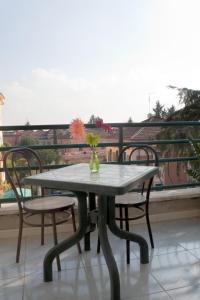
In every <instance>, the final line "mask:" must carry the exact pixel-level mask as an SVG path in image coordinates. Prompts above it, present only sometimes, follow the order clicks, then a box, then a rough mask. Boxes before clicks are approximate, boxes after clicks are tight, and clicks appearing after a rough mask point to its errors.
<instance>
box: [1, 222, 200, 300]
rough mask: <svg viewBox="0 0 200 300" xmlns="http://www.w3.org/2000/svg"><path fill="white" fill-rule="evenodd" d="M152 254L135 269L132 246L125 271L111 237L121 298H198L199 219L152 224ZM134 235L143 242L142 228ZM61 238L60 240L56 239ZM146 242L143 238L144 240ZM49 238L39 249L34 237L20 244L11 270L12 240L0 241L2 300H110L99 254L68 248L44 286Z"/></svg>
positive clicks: (119, 245) (119, 244)
mask: <svg viewBox="0 0 200 300" xmlns="http://www.w3.org/2000/svg"><path fill="white" fill-rule="evenodd" d="M152 227H153V232H154V240H155V245H156V248H155V249H154V251H152V250H151V251H150V263H149V264H147V265H140V263H139V251H138V250H139V249H138V247H137V245H134V244H133V245H132V254H131V264H130V266H127V265H126V259H125V243H124V241H122V240H120V239H118V238H116V237H113V236H112V235H111V234H110V241H111V245H112V247H113V251H114V255H115V259H116V261H117V264H118V268H119V272H120V280H121V298H122V300H124V299H127V300H128V299H129V300H147V299H151V300H167V299H176V300H179V299H181V300H186V299H187V300H188V299H190V300H196V299H199V295H200V235H199V232H200V230H199V229H200V219H199V218H193V219H187V220H177V221H170V222H161V223H154V224H152ZM135 232H137V233H139V234H143V235H144V236H145V237H147V234H146V228H145V225H137V226H135ZM61 238H64V235H63V234H62V235H60V239H61ZM147 238H148V237H147ZM50 245H52V237H51V236H47V237H46V244H45V246H40V242H39V237H37V236H33V237H27V238H24V240H23V246H22V253H21V254H22V255H21V262H20V263H19V264H15V263H14V261H15V250H16V240H15V239H11V238H10V239H6V238H2V239H1V240H0V299H1V300H4V299H5V300H11V299H12V300H13V299H14V300H45V299H48V300H64V299H65V300H78V299H79V300H110V286H109V275H108V270H107V267H106V265H105V261H104V258H103V256H102V254H100V255H97V254H96V233H93V234H92V250H91V251H90V252H87V253H86V252H84V253H83V254H82V255H79V254H78V252H77V248H76V247H73V248H71V249H70V250H69V251H67V252H66V253H65V254H64V255H62V256H61V259H62V261H61V264H62V271H61V272H60V273H58V272H57V270H56V265H54V281H53V282H50V283H44V282H43V275H42V260H43V257H44V254H45V253H46V251H47V249H48V248H49V246H50Z"/></svg>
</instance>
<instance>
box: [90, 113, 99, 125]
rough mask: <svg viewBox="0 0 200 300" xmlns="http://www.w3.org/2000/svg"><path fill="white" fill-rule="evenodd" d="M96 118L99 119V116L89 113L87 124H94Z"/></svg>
mask: <svg viewBox="0 0 200 300" xmlns="http://www.w3.org/2000/svg"><path fill="white" fill-rule="evenodd" d="M98 119H101V118H100V117H98V116H97V117H96V116H95V115H91V117H90V119H89V121H88V124H95V123H96V120H98Z"/></svg>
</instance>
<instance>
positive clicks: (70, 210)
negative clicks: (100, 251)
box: [3, 147, 81, 271]
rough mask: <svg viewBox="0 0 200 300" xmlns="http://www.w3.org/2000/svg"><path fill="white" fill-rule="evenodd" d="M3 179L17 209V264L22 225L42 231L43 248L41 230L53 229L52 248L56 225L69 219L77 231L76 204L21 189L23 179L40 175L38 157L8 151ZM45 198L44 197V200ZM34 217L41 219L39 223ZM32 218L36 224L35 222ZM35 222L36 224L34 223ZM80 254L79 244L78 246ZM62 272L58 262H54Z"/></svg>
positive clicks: (31, 188) (22, 151)
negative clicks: (14, 199) (10, 191)
mask: <svg viewBox="0 0 200 300" xmlns="http://www.w3.org/2000/svg"><path fill="white" fill-rule="evenodd" d="M3 166H4V171H5V174H6V179H7V181H8V182H9V183H10V185H11V187H12V189H13V191H14V193H15V196H16V199H17V203H18V208H19V233H18V243H17V253H16V262H17V263H18V262H19V258H20V249H21V240H22V231H23V225H24V224H26V225H29V226H33V227H41V245H44V228H45V227H46V226H52V228H53V238H54V244H55V245H56V244H57V243H58V239H57V229H56V225H58V224H62V223H64V222H67V221H68V220H69V218H70V217H72V225H73V230H74V231H76V222H75V214H74V205H75V201H74V200H73V198H71V197H66V196H48V193H47V190H46V189H44V188H38V187H35V186H24V185H23V184H22V180H21V179H22V178H23V177H26V176H30V175H33V174H37V173H40V172H42V171H43V168H42V164H41V161H40V158H39V156H38V154H37V153H36V152H35V151H33V150H32V149H30V148H26V147H19V148H13V149H11V150H9V151H7V152H6V153H5V154H4V157H3ZM45 194H46V196H45ZM37 216H39V217H40V221H39V222H38V218H37ZM34 218H36V219H37V220H35V221H34ZM36 221H37V222H36ZM77 247H78V251H79V253H81V247H80V244H79V243H78V244H77ZM56 260H57V266H58V270H59V271H60V270H61V265H60V258H59V256H58V257H57V258H56Z"/></svg>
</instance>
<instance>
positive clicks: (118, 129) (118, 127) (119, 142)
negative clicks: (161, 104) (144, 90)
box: [0, 121, 200, 202]
mask: <svg viewBox="0 0 200 300" xmlns="http://www.w3.org/2000/svg"><path fill="white" fill-rule="evenodd" d="M109 125H110V126H111V127H112V128H113V129H114V132H115V139H114V138H113V140H112V141H111V140H110V141H109V140H108V141H106V142H101V143H99V145H98V147H101V148H102V147H103V148H105V149H106V147H114V149H117V151H118V152H119V151H120V150H121V149H122V147H123V146H126V145H128V144H130V142H131V143H137V144H148V145H153V146H155V147H157V148H158V149H159V146H160V145H166V146H167V145H180V147H181V146H182V145H184V144H188V143H189V141H188V139H167V140H166V139H162V140H161V139H148V140H134V139H133V140H131V139H126V138H124V129H126V128H132V127H140V128H141V127H142V128H146V127H160V128H163V127H175V128H177V127H178V128H179V127H187V128H188V126H190V127H191V128H194V127H196V126H197V127H198V126H200V122H198V121H187V122H185V121H177V122H176V121H173V122H142V123H110V124H109ZM85 127H86V128H91V129H92V128H96V127H95V125H93V124H85ZM68 128H69V125H66V124H60V125H27V126H0V131H2V132H9V131H32V130H33V131H34V130H35V131H36V130H49V129H51V130H52V131H53V135H52V141H53V142H52V143H51V144H37V145H31V146H29V147H31V148H32V149H35V150H41V149H54V150H61V149H67V148H79V149H81V148H88V145H87V144H72V141H71V140H70V139H69V143H65V144H59V143H58V137H57V130H59V129H63V130H66V132H67V129H68ZM195 139H196V140H197V141H199V142H200V139H199V138H195ZM13 146H17V145H12V146H9V147H8V146H6V147H5V146H2V147H1V148H0V151H1V153H2V154H3V153H4V151H7V150H9V149H10V148H12V147H13ZM194 160H196V157H195V156H182V157H163V155H162V152H161V153H160V157H159V162H160V165H165V164H169V163H172V162H177V163H188V162H190V161H194ZM104 163H106V162H105V161H104ZM109 163H111V161H109ZM113 163H114V162H113ZM68 164H69V163H65V164H53V165H52V164H51V165H45V166H44V168H45V169H52V168H59V167H62V166H66V165H68ZM0 172H3V168H2V167H1V168H0ZM196 185H198V183H197V182H188V181H187V182H181V183H172V184H163V182H160V184H157V185H156V186H154V189H161V188H162V189H170V188H183V187H192V186H196ZM7 200H8V199H5V201H7ZM10 200H12V199H10ZM1 202H4V199H1Z"/></svg>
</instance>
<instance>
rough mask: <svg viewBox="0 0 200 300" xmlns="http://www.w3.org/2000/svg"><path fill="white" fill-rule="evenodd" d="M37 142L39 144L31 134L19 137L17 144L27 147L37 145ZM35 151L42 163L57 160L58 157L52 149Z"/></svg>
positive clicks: (46, 163) (45, 163)
mask: <svg viewBox="0 0 200 300" xmlns="http://www.w3.org/2000/svg"><path fill="white" fill-rule="evenodd" d="M38 144H39V140H38V139H35V138H33V137H31V136H24V137H21V139H20V140H19V142H18V145H19V146H27V147H28V146H32V145H38ZM37 153H38V155H39V157H40V159H41V162H42V164H44V165H48V164H52V163H54V162H57V161H58V159H59V156H58V154H57V152H56V151H55V150H53V149H52V150H51V149H44V150H37Z"/></svg>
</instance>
